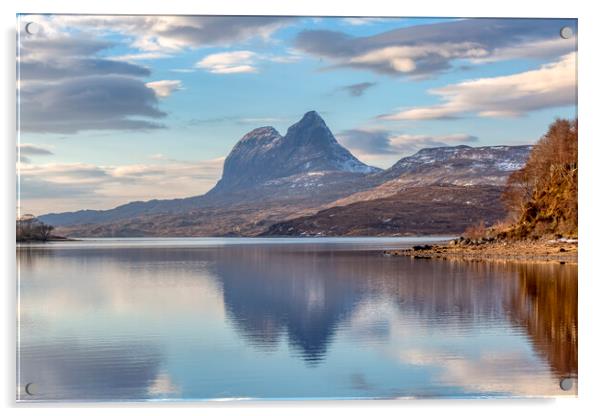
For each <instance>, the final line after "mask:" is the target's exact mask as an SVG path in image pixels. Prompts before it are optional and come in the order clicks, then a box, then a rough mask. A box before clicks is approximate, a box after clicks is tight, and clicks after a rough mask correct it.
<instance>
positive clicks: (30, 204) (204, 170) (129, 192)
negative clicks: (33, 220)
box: [18, 156, 224, 215]
mask: <svg viewBox="0 0 602 416" xmlns="http://www.w3.org/2000/svg"><path fill="white" fill-rule="evenodd" d="M152 159H154V160H155V162H153V163H148V164H142V163H141V164H129V165H107V166H102V165H94V164H87V163H50V164H38V165H33V164H25V163H18V168H19V171H20V175H21V194H20V197H21V200H20V205H21V208H22V211H23V212H27V213H33V214H36V215H39V214H44V213H48V212H59V211H70V210H77V209H81V207H82V206H84V205H85V206H88V207H90V208H97V209H108V208H113V207H115V206H117V205H120V204H124V203H127V202H131V201H135V200H148V199H153V198H159V199H172V198H184V197H189V196H191V195H200V194H203V193H205V192H206V191H208V190H209V189H211V187H213V186H214V185H215V183H216V182H217V180H218V179H219V178H220V176H221V172H222V167H223V163H224V158H223V157H221V158H217V159H211V160H201V161H182V160H174V159H168V158H165V157H163V156H161V157H152Z"/></svg>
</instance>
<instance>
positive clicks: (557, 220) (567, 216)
mask: <svg viewBox="0 0 602 416" xmlns="http://www.w3.org/2000/svg"><path fill="white" fill-rule="evenodd" d="M577 136H578V134H577V120H573V121H569V120H564V119H559V120H556V121H555V122H554V123H553V124H552V125H550V127H549V129H548V132H547V133H546V134H545V135H544V136H543V137H542V138H541V139H540V140H539V142H538V143H537V144H536V145H535V147H534V148H533V150H532V152H531V155H530V156H529V159H528V160H527V163H526V164H525V166H524V167H523V168H522V169H520V170H518V171H516V172H514V173H513V174H512V175H511V176H510V177H509V178H508V184H507V187H506V189H505V191H504V194H503V197H502V198H503V201H504V202H505V204H506V207H507V208H508V211H509V223H510V224H512V225H511V226H510V227H509V228H508V229H506V230H505V231H504V232H503V233H502V236H505V237H509V238H539V237H544V236H563V237H576V236H577V173H578V171H577V143H578V139H577Z"/></svg>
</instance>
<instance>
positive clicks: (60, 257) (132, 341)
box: [18, 239, 577, 400]
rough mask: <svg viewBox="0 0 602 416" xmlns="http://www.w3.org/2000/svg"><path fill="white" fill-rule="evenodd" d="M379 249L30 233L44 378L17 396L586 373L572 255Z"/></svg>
mask: <svg viewBox="0 0 602 416" xmlns="http://www.w3.org/2000/svg"><path fill="white" fill-rule="evenodd" d="M375 240H378V239H375ZM380 253H381V250H380V247H378V246H377V247H375V246H373V245H366V247H362V246H361V245H360V246H353V247H351V246H348V245H340V244H336V243H332V244H312V243H304V244H292V245H286V244H282V245H279V244H267V245H266V244H244V245H236V244H233V245H228V244H225V245H224V244H223V243H220V244H219V245H217V244H216V245H214V246H202V247H188V246H185V247H170V246H169V243H166V245H165V246H158V247H118V248H117V247H111V246H110V245H109V246H99V247H78V246H77V245H74V246H71V247H52V246H48V247H47V248H31V249H28V248H21V249H19V251H18V260H19V263H20V268H21V280H20V284H21V286H20V287H21V309H20V329H21V349H20V360H19V361H20V380H21V383H26V382H28V380H36V384H37V386H38V389H39V390H40V393H39V394H38V396H36V397H21V398H23V399H33V400H35V399H46V400H56V399H65V400H83V399H105V400H106V399H111V398H112V399H122V400H123V399H147V398H173V399H178V398H186V399H202V398H219V397H398V396H404V397H407V396H428V397H430V396H448V395H451V396H470V397H474V396H481V395H488V396H490V395H498V394H499V395H513V396H514V395H530V396H531V395H535V396H542V395H550V394H554V395H555V394H562V393H563V392H562V391H560V389H559V388H558V382H559V380H560V379H561V378H563V377H567V376H571V377H576V375H577V266H575V265H560V264H512V263H477V262H471V263H466V262H451V261H439V260H421V259H411V258H387V257H384V256H382V255H381V254H380ZM128 345H129V346H128ZM21 387H22V386H21ZM572 394H575V392H574V391H573V392H572Z"/></svg>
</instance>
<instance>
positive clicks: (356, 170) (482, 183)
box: [40, 111, 531, 237]
mask: <svg viewBox="0 0 602 416" xmlns="http://www.w3.org/2000/svg"><path fill="white" fill-rule="evenodd" d="M530 150H531V148H530V146H494V147H476V148H473V147H469V146H456V147H440V148H431V149H422V150H420V151H419V152H417V153H416V154H414V155H412V156H409V157H404V158H402V159H400V160H399V161H398V162H397V163H395V165H393V166H392V167H390V168H389V169H386V170H382V169H378V168H374V167H371V166H368V165H366V164H364V163H362V162H361V161H359V160H358V159H357V158H355V157H354V156H353V155H352V154H351V153H350V152H349V151H348V150H347V149H345V148H344V147H343V146H341V145H340V144H339V143H338V142H337V140H336V138H335V137H334V135H333V134H332V132H331V131H330V129H329V128H328V126H327V125H326V123H325V122H324V120H323V119H322V118H321V117H320V116H319V115H318V113H316V112H315V111H310V112H308V113H306V114H305V115H304V116H303V118H302V119H301V120H300V121H298V122H297V123H295V124H293V125H292V126H290V127H289V128H288V130H287V132H286V134H285V135H284V136H282V135H281V134H280V133H279V132H278V131H276V129H274V128H273V127H269V126H267V127H260V128H257V129H254V130H252V131H250V132H249V133H247V134H245V135H244V136H243V137H242V138H241V139H240V140H239V141H238V142H237V143H236V145H235V146H234V147H233V148H232V150H231V152H230V153H229V155H228V156H227V158H226V160H225V162H224V169H223V174H222V177H221V179H220V180H219V182H218V183H217V184H216V185H215V187H214V188H213V189H211V190H210V191H209V192H207V193H206V194H204V195H199V196H194V197H190V198H182V199H174V200H151V201H145V202H142V201H136V202H131V203H129V204H125V205H121V206H119V207H116V208H113V209H110V210H104V211H95V210H83V211H77V212H67V213H59V214H47V215H43V216H40V220H42V221H44V222H45V223H47V224H51V225H54V226H56V227H57V228H58V229H57V232H60V233H61V234H62V235H69V236H86V237H100V236H103V237H111V236H113V237H117V236H119V237H127V236H255V235H261V234H265V235H282V234H284V235H299V234H303V233H305V234H306V235H316V234H318V233H320V227H327V228H328V229H329V230H330V231H329V234H328V235H360V234H364V235H399V234H404V233H424V232H429V233H446V232H456V230H458V229H459V228H458V227H461V226H463V225H462V224H464V223H465V222H466V221H468V220H471V221H472V219H473V218H476V219H479V220H480V219H484V220H485V221H486V222H487V223H489V222H491V221H493V220H494V219H497V218H499V217H500V215H501V214H500V212H501V208H500V207H501V205H500V204H499V194H500V193H501V189H502V185H503V184H504V183H505V181H506V178H507V177H508V175H509V174H510V173H512V172H513V171H516V170H517V169H519V168H520V167H521V166H523V165H524V163H525V161H526V159H527V157H528V154H529V152H530ZM371 201H374V202H371ZM379 204H380V205H379ZM446 204H447V205H446ZM404 207H405V208H404ZM450 207H453V209H452V210H451V211H450ZM331 208H333V209H335V211H328V210H329V209H331ZM433 210H439V211H437V212H439V214H440V217H437V215H439V214H436V215H435V213H434V211H433ZM377 212H378V215H377V214H376V213H377ZM402 213H405V214H402ZM412 213H414V214H412ZM416 213H418V214H420V217H419V216H417V215H415V214H416ZM430 214H433V217H432V218H431V219H429V218H427V217H428V215H430ZM324 215H326V216H327V217H324ZM400 215H401V216H402V217H403V218H401V217H400ZM404 215H405V217H404ZM314 216H315V217H314ZM376 217H378V218H380V219H378V218H376ZM381 217H382V218H381ZM326 218H329V219H326ZM339 220H340V224H337V223H336V222H337V221H339ZM291 221H292V223H291ZM383 221H384V222H383ZM311 224H317V225H314V226H311ZM383 224H388V225H385V226H383ZM291 227H292V228H291ZM312 227H313V228H312ZM421 230H422V231H421ZM460 231H461V230H460Z"/></svg>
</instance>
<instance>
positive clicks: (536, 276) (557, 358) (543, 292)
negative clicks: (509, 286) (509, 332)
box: [509, 264, 578, 378]
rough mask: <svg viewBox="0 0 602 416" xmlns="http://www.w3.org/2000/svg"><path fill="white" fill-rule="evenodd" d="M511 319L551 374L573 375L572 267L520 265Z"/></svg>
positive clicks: (574, 288)
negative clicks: (521, 330)
mask: <svg viewBox="0 0 602 416" xmlns="http://www.w3.org/2000/svg"><path fill="white" fill-rule="evenodd" d="M517 268H518V281H519V288H518V290H517V291H515V292H514V293H513V296H512V303H511V307H510V308H509V311H510V316H511V319H513V320H514V321H515V322H516V323H517V324H518V325H520V326H521V327H523V328H525V329H526V330H527V333H528V334H529V337H530V338H531V339H532V341H533V343H534V345H535V349H536V350H537V352H538V353H540V354H541V355H542V356H543V357H545V358H546V360H547V361H548V362H549V363H550V366H551V367H552V369H553V371H554V373H555V374H557V375H558V376H559V377H560V378H562V377H576V376H577V309H578V308H577V281H576V275H577V270H576V266H571V265H565V266H561V267H559V266H557V265H549V264H522V265H520V266H518V267H517Z"/></svg>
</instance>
